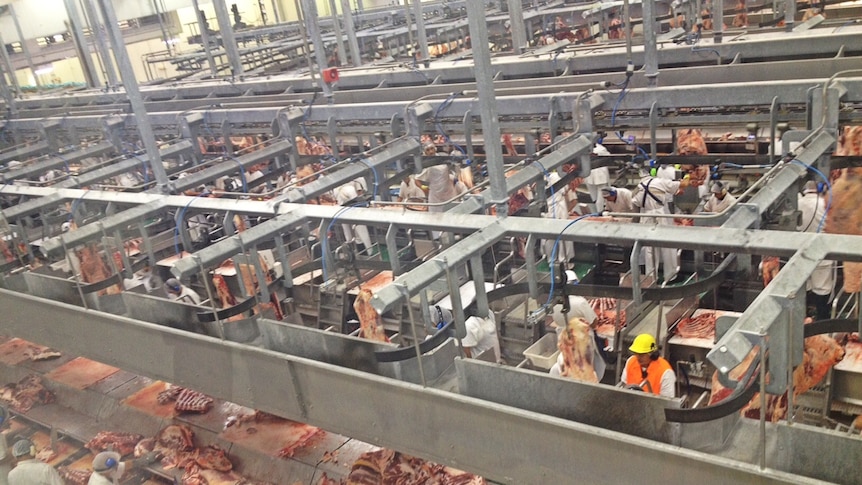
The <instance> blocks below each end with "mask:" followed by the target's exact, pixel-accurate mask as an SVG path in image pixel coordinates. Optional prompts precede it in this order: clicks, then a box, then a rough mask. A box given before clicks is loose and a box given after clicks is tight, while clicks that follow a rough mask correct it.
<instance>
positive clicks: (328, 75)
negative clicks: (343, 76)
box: [323, 67, 338, 84]
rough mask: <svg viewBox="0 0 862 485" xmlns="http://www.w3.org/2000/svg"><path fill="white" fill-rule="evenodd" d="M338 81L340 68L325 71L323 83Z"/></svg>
mask: <svg viewBox="0 0 862 485" xmlns="http://www.w3.org/2000/svg"><path fill="white" fill-rule="evenodd" d="M335 81H338V68H336V67H330V68H329V69H324V70H323V82H326V83H330V84H331V83H334V82H335Z"/></svg>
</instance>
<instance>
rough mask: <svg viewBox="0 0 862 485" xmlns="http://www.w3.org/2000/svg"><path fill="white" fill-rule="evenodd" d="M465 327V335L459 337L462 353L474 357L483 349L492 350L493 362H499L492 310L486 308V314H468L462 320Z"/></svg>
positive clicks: (495, 326) (498, 345)
mask: <svg viewBox="0 0 862 485" xmlns="http://www.w3.org/2000/svg"><path fill="white" fill-rule="evenodd" d="M464 326H465V327H467V335H465V336H464V338H463V339H461V346H462V347H464V354H466V355H467V357H470V358H476V357H478V356H480V355H482V354H483V353H484V352H485V351H488V350H491V351H493V352H494V362H497V363H499V362H501V359H502V355H501V354H500V339H499V337H498V336H497V321H496V319H495V318H494V312H492V311H491V310H488V316H486V317H482V316H479V315H470V316H468V317H467V320H465V321H464Z"/></svg>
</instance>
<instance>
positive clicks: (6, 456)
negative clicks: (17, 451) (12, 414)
mask: <svg viewBox="0 0 862 485" xmlns="http://www.w3.org/2000/svg"><path fill="white" fill-rule="evenodd" d="M8 420H9V412H8V411H6V408H5V407H3V406H0V431H2V430H4V429H6V428H7V427H8ZM13 463H14V460H13V459H12V450H10V449H9V444H8V443H7V442H6V433H0V485H6V484H8V483H9V482H7V481H6V480H7V477H8V476H9V472H10V471H12V465H13Z"/></svg>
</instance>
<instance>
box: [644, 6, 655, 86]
mask: <svg viewBox="0 0 862 485" xmlns="http://www.w3.org/2000/svg"><path fill="white" fill-rule="evenodd" d="M642 6H643V30H644V70H645V71H646V74H645V75H646V78H647V81H648V82H649V85H650V86H656V85H657V84H658V79H657V78H658V48H657V46H656V23H655V0H646V1H644V2H643V4H642Z"/></svg>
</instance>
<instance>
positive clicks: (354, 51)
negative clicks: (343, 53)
mask: <svg viewBox="0 0 862 485" xmlns="http://www.w3.org/2000/svg"><path fill="white" fill-rule="evenodd" d="M341 18H343V19H344V30H346V31H347V43H348V44H349V45H350V57H351V59H352V60H353V65H354V66H361V65H362V53H361V52H359V39H357V38H356V26H354V25H353V12H351V11H350V0H341Z"/></svg>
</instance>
